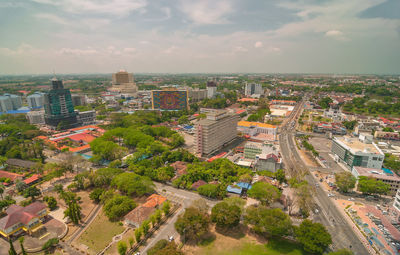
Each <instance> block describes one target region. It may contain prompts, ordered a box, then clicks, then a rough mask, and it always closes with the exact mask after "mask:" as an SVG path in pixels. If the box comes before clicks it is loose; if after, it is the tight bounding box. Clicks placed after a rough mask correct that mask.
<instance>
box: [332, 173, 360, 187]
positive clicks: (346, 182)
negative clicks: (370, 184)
mask: <svg viewBox="0 0 400 255" xmlns="http://www.w3.org/2000/svg"><path fill="white" fill-rule="evenodd" d="M335 180H336V186H337V187H338V188H339V190H340V191H342V192H348V191H349V190H351V189H354V187H355V186H356V181H357V180H356V178H355V177H354V176H353V175H352V174H351V173H349V172H341V173H337V174H335Z"/></svg>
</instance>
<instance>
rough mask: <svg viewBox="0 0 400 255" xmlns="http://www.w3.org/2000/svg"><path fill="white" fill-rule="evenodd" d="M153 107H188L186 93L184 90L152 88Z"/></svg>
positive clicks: (178, 108)
mask: <svg viewBox="0 0 400 255" xmlns="http://www.w3.org/2000/svg"><path fill="white" fill-rule="evenodd" d="M151 95H152V106H153V109H160V110H186V109H187V108H188V93H187V91H186V90H153V91H152V92H151Z"/></svg>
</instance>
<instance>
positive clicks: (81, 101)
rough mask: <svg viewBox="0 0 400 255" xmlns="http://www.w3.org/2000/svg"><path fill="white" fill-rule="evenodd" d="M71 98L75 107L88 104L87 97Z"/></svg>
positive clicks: (76, 96)
mask: <svg viewBox="0 0 400 255" xmlns="http://www.w3.org/2000/svg"><path fill="white" fill-rule="evenodd" d="M71 98H72V103H73V104H74V106H78V105H85V104H86V97H85V95H78V94H72V95H71Z"/></svg>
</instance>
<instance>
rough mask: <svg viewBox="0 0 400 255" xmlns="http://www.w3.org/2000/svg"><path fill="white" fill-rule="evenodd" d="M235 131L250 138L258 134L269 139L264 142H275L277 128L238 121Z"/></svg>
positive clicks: (258, 123)
mask: <svg viewBox="0 0 400 255" xmlns="http://www.w3.org/2000/svg"><path fill="white" fill-rule="evenodd" d="M237 129H238V131H240V132H242V133H243V134H246V135H249V136H251V137H253V136H256V135H258V134H264V135H267V136H266V138H268V137H269V139H266V140H270V141H275V140H276V136H277V133H278V127H277V126H274V125H270V124H265V123H260V122H251V121H239V122H238V124H237Z"/></svg>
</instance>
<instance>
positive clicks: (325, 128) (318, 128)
mask: <svg viewBox="0 0 400 255" xmlns="http://www.w3.org/2000/svg"><path fill="white" fill-rule="evenodd" d="M313 131H314V132H315V133H332V134H334V135H345V134H346V133H347V130H346V128H345V127H343V126H342V125H341V124H339V123H327V122H320V123H318V124H317V125H315V126H314V127H313Z"/></svg>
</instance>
